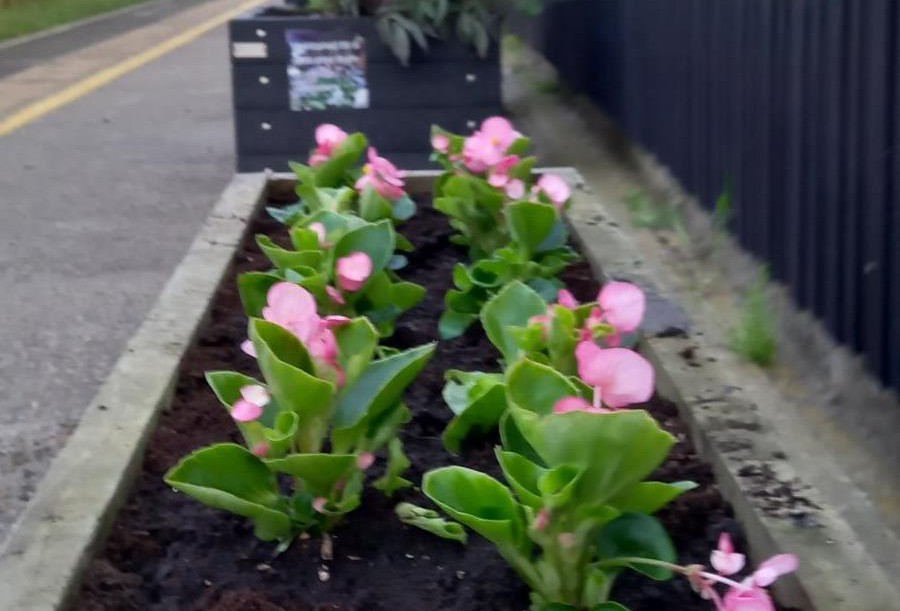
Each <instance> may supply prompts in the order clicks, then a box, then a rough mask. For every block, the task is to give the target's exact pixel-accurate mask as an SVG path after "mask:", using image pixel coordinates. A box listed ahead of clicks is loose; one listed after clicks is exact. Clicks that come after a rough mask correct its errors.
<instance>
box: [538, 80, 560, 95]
mask: <svg viewBox="0 0 900 611" xmlns="http://www.w3.org/2000/svg"><path fill="white" fill-rule="evenodd" d="M533 87H534V90H535V91H537V92H538V93H547V94H551V95H556V94H559V93H562V90H563V88H562V85H561V84H560V82H559V81H558V80H557V79H545V80H543V81H538V82H536V83H535V84H534V85H533Z"/></svg>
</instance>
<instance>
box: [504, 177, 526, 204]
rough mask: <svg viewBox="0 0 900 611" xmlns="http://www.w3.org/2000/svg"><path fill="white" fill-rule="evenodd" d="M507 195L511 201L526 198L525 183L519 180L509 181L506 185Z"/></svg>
mask: <svg viewBox="0 0 900 611" xmlns="http://www.w3.org/2000/svg"><path fill="white" fill-rule="evenodd" d="M506 195H507V196H508V197H509V198H510V199H515V200H519V199H522V198H523V197H525V183H524V182H522V181H521V180H519V179H518V178H516V179H513V180H511V181H509V183H507V185H506Z"/></svg>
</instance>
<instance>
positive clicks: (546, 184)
mask: <svg viewBox="0 0 900 611" xmlns="http://www.w3.org/2000/svg"><path fill="white" fill-rule="evenodd" d="M537 187H538V189H540V190H541V191H543V192H544V193H546V194H547V197H549V198H550V201H551V202H553V203H554V204H556V205H557V206H562V205H563V204H565V203H566V202H567V201H569V198H570V197H572V188H571V187H570V186H569V183H567V182H566V181H565V180H563V179H562V178H560V177H559V176H557V175H556V174H544V175H542V176H541V177H540V178H539V179H538V181H537Z"/></svg>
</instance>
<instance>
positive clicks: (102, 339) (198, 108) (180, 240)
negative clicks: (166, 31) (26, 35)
mask: <svg viewBox="0 0 900 611" xmlns="http://www.w3.org/2000/svg"><path fill="white" fill-rule="evenodd" d="M192 4H198V3H197V1H196V0H193V2H190V1H189V2H188V3H187V6H191V5H192ZM216 4H222V5H223V7H227V8H231V7H233V6H235V4H236V3H235V2H234V1H231V2H228V3H225V2H223V1H222V0H215V1H213V2H209V3H208V5H209V6H208V7H206V9H209V10H211V11H218V10H219V7H217V6H215V5H216ZM142 8H143V10H145V11H149V12H147V13H145V14H142V13H141V12H140V11H141V9H142ZM174 8H175V7H174V3H172V2H163V3H152V4H151V5H147V7H138V9H137V12H133V13H129V14H128V15H125V16H122V15H118V16H115V17H114V18H111V19H110V20H109V21H108V22H107V26H108V28H107V29H105V30H104V28H102V27H101V28H99V29H98V27H97V22H93V23H90V24H88V25H86V26H84V27H85V28H86V29H85V30H84V31H83V32H82V35H79V34H78V31H77V30H78V29H77V28H76V29H75V30H68V31H65V32H61V33H59V34H56V35H53V36H50V37H45V38H40V39H37V40H33V41H31V42H27V43H25V44H24V45H21V46H12V47H10V46H6V47H4V48H0V77H2V76H4V75H10V74H13V73H14V72H17V73H18V74H17V77H18V79H19V80H16V79H9V78H0V100H3V99H4V98H6V99H7V100H10V99H13V98H15V97H16V95H17V88H18V87H20V86H24V85H23V82H24V81H23V80H22V79H21V75H23V74H26V72H25V71H26V70H28V69H39V68H40V62H42V61H44V60H48V61H52V62H54V63H55V64H58V67H59V68H61V70H60V71H59V72H61V73H66V70H65V68H66V61H67V56H60V53H61V52H62V51H63V50H65V49H72V50H75V49H79V48H81V47H84V46H85V44H87V45H90V44H94V43H98V44H106V45H110V44H111V43H110V40H108V39H109V36H110V35H112V34H114V33H119V34H121V33H122V32H123V31H124V30H126V29H127V28H128V27H134V26H135V25H142V26H147V25H148V24H149V23H151V22H152V21H160V20H161V21H160V22H161V23H165V22H166V21H167V20H168V21H172V23H171V24H168V25H170V26H171V27H172V28H174V29H178V28H181V29H183V30H186V29H188V28H190V27H192V26H193V25H195V24H196V22H197V20H198V19H199V18H200V15H197V14H193V13H192V11H190V10H187V11H183V12H176V11H175V10H173V9H174ZM178 8H183V7H178ZM201 8H203V7H201ZM204 15H205V16H204V18H208V15H209V13H205V14H204ZM151 17H155V19H152V18H151ZM180 22H183V23H180ZM148 27H152V26H148ZM142 29H146V27H145V28H141V29H137V30H135V31H134V32H131V33H125V34H122V35H121V36H119V37H118V38H116V39H114V43H113V45H112V46H111V47H110V49H113V48H115V46H116V44H118V43H115V41H119V40H120V39H121V44H120V45H119V46H120V51H121V53H122V55H121V56H119V57H116V56H115V54H114V53H113V52H112V51H110V53H109V54H110V57H109V61H111V62H112V61H119V60H121V59H125V58H126V57H127V56H128V54H131V53H134V52H137V51H140V50H141V49H140V47H141V46H142V42H141V39H140V36H141V30H142ZM73 41H74V42H73ZM101 41H103V42H101ZM83 43H84V44H83ZM148 44H150V43H149V42H148ZM67 45H68V46H67ZM82 50H84V49H82ZM88 50H89V49H88ZM75 55H77V53H72V56H73V57H74V56H75ZM51 58H52V60H51ZM228 61H229V58H228V53H227V40H226V31H225V28H224V27H218V28H216V29H214V30H212V31H210V32H209V33H207V34H205V35H203V36H201V37H200V38H197V39H196V40H194V41H193V42H190V43H188V44H187V45H184V46H181V47H180V48H178V49H176V50H174V51H172V52H171V53H169V54H167V55H164V56H163V57H162V58H160V59H158V60H156V61H153V62H150V63H148V64H146V65H144V66H142V67H140V68H138V69H137V70H135V71H132V72H130V73H128V74H126V75H124V76H122V77H121V78H119V79H117V80H114V81H113V82H111V83H110V84H108V85H106V86H104V87H101V88H100V89H97V90H94V91H93V92H91V93H88V94H87V95H85V96H83V97H81V98H79V99H77V100H75V101H74V102H71V103H69V104H67V105H65V106H63V107H62V108H59V109H57V110H55V111H54V112H51V113H50V114H47V115H45V116H43V117H42V118H40V119H38V120H36V121H34V122H31V123H29V124H27V125H24V126H23V127H21V128H19V129H16V130H15V131H13V132H12V133H10V134H8V135H6V136H0V287H2V290H0V311H2V312H3V315H2V316H0V343H2V345H3V347H4V349H3V350H0V380H2V382H3V391H2V393H0V541H2V539H3V538H4V536H5V534H6V533H7V532H8V529H9V527H10V525H11V524H12V522H13V521H14V520H15V518H16V516H17V515H18V514H19V512H20V511H21V510H22V508H23V507H24V506H25V504H26V503H27V501H28V499H29V497H30V496H31V494H32V493H33V492H34V489H35V487H36V486H37V484H38V483H39V481H40V479H41V476H42V475H43V473H44V472H45V471H46V469H47V467H48V465H49V463H50V461H51V460H52V458H53V457H54V455H55V454H56V452H57V450H58V449H59V448H60V447H61V446H62V445H63V444H64V443H65V440H66V438H67V437H68V435H69V433H70V432H71V431H72V429H73V428H74V426H75V425H76V424H77V422H78V419H79V417H80V416H81V414H82V412H83V410H84V408H85V406H86V405H87V404H88V402H89V401H90V399H91V398H92V397H93V395H94V394H95V393H96V391H97V389H98V387H99V385H100V384H101V382H102V381H103V379H104V378H105V377H106V375H107V373H108V371H109V370H110V368H111V366H112V365H113V364H114V363H115V361H116V360H117V359H118V357H119V355H120V353H121V352H122V350H123V347H124V345H125V343H126V341H127V340H128V339H129V337H130V336H131V335H132V334H133V332H134V331H135V329H136V328H137V327H138V325H139V324H140V323H141V321H142V320H143V318H144V316H145V314H146V313H147V311H148V310H149V309H150V307H151V306H152V305H153V303H154V301H155V299H156V297H157V295H158V293H159V291H160V290H161V288H162V287H163V285H164V283H165V282H166V280H167V279H168V277H169V275H170V274H171V272H172V270H173V269H174V268H175V266H176V265H177V263H178V262H179V261H180V259H181V258H182V256H183V255H184V253H185V252H186V250H187V247H188V245H189V244H190V242H191V240H192V238H193V237H194V235H195V233H196V232H197V230H198V229H199V227H200V225H201V223H202V221H203V219H204V218H205V217H206V215H207V213H208V212H209V210H210V209H211V207H212V205H213V204H214V202H215V201H216V199H217V197H218V196H219V194H220V193H221V191H222V190H223V188H224V187H225V185H226V184H227V183H228V181H229V180H230V178H231V176H232V174H233V166H234V159H233V143H232V138H233V136H232V121H231V108H230V76H229V68H228ZM83 67H84V66H83V65H78V66H74V65H73V71H72V73H73V74H74V73H75V72H77V70H76V68H78V69H83ZM26 84H27V83H26ZM62 84H65V83H61V85H62ZM20 97H21V96H20ZM3 113H4V109H3V108H2V105H0V122H2V120H3V119H4V114H3ZM7 116H8V115H7ZM97 451H103V448H97Z"/></svg>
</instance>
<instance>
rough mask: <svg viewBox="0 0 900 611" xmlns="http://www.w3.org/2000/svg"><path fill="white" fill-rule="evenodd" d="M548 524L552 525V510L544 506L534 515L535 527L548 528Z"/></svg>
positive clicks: (537, 528)
mask: <svg viewBox="0 0 900 611" xmlns="http://www.w3.org/2000/svg"><path fill="white" fill-rule="evenodd" d="M548 526H550V510H549V509H547V508H546V507H544V508H542V509H541V510H540V511H539V512H537V515H536V516H535V517H534V529H535V530H538V531H540V530H546V529H547V527H548Z"/></svg>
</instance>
